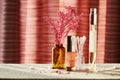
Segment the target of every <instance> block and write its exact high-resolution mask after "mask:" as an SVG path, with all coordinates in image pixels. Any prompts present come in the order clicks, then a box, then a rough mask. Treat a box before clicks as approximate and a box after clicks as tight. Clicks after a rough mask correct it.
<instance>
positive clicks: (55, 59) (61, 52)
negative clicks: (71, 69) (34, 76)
mask: <svg viewBox="0 0 120 80" xmlns="http://www.w3.org/2000/svg"><path fill="white" fill-rule="evenodd" d="M52 68H53V69H64V68H65V48H64V47H63V44H56V45H55V46H54V47H53V48H52Z"/></svg>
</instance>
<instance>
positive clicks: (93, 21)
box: [89, 8, 97, 70]
mask: <svg viewBox="0 0 120 80" xmlns="http://www.w3.org/2000/svg"><path fill="white" fill-rule="evenodd" d="M89 19H90V21H89V68H90V70H96V43H97V9H96V8H91V9H90V17H89Z"/></svg>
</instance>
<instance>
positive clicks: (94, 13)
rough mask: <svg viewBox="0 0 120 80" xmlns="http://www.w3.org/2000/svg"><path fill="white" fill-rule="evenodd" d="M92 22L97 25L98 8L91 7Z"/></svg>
mask: <svg viewBox="0 0 120 80" xmlns="http://www.w3.org/2000/svg"><path fill="white" fill-rule="evenodd" d="M90 24H91V25H97V9H96V8H90Z"/></svg>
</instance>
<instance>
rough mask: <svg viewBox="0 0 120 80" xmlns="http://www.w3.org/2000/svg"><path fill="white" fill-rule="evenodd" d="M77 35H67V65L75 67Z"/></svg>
mask: <svg viewBox="0 0 120 80" xmlns="http://www.w3.org/2000/svg"><path fill="white" fill-rule="evenodd" d="M74 37H75V36H67V53H66V67H71V68H73V67H75V56H76V51H75V43H74V41H73V38H74Z"/></svg>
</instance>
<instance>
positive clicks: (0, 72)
mask: <svg viewBox="0 0 120 80" xmlns="http://www.w3.org/2000/svg"><path fill="white" fill-rule="evenodd" d="M49 67H50V65H49V64H0V79H17V80H18V79H26V80H27V79H33V80H35V79H73V80H74V79H80V80H84V79H87V80H89V79H91V80H102V79H104V80H105V79H107V80H113V79H116V80H120V64H97V70H101V71H100V72H88V71H84V70H83V71H71V72H67V71H65V70H59V71H60V72H61V73H58V72H49V70H50V69H48V68H49ZM87 67H88V65H87V64H84V65H83V66H82V68H87ZM113 67H116V69H113V70H106V71H105V69H109V68H113Z"/></svg>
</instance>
